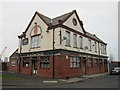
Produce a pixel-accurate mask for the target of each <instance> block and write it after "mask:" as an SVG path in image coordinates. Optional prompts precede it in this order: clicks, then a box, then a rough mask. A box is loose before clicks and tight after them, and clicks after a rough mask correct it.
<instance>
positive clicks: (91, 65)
mask: <svg viewBox="0 0 120 90" xmlns="http://www.w3.org/2000/svg"><path fill="white" fill-rule="evenodd" d="M88 67H93V63H92V58H88Z"/></svg>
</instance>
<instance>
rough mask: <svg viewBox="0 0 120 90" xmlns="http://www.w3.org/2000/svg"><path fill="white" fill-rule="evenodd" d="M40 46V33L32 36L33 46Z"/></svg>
mask: <svg viewBox="0 0 120 90" xmlns="http://www.w3.org/2000/svg"><path fill="white" fill-rule="evenodd" d="M39 46H40V35H37V36H32V37H31V47H32V48H33V47H39Z"/></svg>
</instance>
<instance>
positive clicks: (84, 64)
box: [83, 57, 87, 74]
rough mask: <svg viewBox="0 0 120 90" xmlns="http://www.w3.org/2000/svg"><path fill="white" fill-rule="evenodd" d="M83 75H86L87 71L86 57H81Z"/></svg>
mask: <svg viewBox="0 0 120 90" xmlns="http://www.w3.org/2000/svg"><path fill="white" fill-rule="evenodd" d="M83 73H84V74H87V70H86V57H83Z"/></svg>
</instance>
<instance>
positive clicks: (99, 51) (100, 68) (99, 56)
mask: <svg viewBox="0 0 120 90" xmlns="http://www.w3.org/2000/svg"><path fill="white" fill-rule="evenodd" d="M98 49H99V52H98V53H99V71H100V73H101V66H100V45H99V43H98Z"/></svg>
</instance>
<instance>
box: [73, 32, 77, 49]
mask: <svg viewBox="0 0 120 90" xmlns="http://www.w3.org/2000/svg"><path fill="white" fill-rule="evenodd" d="M73 47H74V48H77V34H73Z"/></svg>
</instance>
